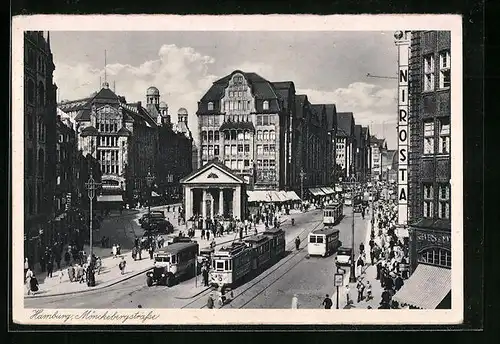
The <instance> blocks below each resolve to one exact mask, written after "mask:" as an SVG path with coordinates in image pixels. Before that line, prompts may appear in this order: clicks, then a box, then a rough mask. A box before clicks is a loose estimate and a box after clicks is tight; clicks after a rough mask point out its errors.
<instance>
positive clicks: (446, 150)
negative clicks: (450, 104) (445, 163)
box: [438, 118, 450, 154]
mask: <svg viewBox="0 0 500 344" xmlns="http://www.w3.org/2000/svg"><path fill="white" fill-rule="evenodd" d="M438 123H439V147H438V148H439V153H441V154H450V118H442V119H440V120H439V122H438Z"/></svg>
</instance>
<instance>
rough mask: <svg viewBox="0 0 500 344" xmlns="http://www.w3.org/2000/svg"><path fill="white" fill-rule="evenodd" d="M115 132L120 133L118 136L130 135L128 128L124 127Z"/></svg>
mask: <svg viewBox="0 0 500 344" xmlns="http://www.w3.org/2000/svg"><path fill="white" fill-rule="evenodd" d="M117 134H118V135H120V136H130V135H132V133H131V132H130V130H128V129H127V128H125V127H121V128H120V130H118V132H117Z"/></svg>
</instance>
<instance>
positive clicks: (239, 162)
mask: <svg viewBox="0 0 500 344" xmlns="http://www.w3.org/2000/svg"><path fill="white" fill-rule="evenodd" d="M242 169H243V160H238V170H242Z"/></svg>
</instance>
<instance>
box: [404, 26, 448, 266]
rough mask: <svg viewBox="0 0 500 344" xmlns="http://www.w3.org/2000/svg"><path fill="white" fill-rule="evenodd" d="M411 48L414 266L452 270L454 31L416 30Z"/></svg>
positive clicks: (412, 243) (411, 219) (410, 193)
mask: <svg viewBox="0 0 500 344" xmlns="http://www.w3.org/2000/svg"><path fill="white" fill-rule="evenodd" d="M410 47H411V57H410V64H409V69H410V115H409V118H410V121H409V127H410V154H409V168H410V170H409V183H408V184H409V185H408V186H409V200H408V205H409V221H408V223H409V226H410V228H409V232H410V260H411V267H412V269H415V268H416V267H417V266H418V265H419V264H426V265H432V266H436V267H440V268H451V220H450V218H451V198H450V197H451V185H450V178H451V166H450V154H451V152H450V134H451V132H450V131H451V126H450V121H451V107H450V90H451V79H450V73H451V58H450V52H451V38H450V32H445V31H416V32H412V36H411V45H410Z"/></svg>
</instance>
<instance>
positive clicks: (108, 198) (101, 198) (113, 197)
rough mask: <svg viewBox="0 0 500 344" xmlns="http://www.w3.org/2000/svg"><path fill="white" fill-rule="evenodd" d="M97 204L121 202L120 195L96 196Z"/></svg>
mask: <svg viewBox="0 0 500 344" xmlns="http://www.w3.org/2000/svg"><path fill="white" fill-rule="evenodd" d="M97 202H123V197H122V195H100V196H97Z"/></svg>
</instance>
